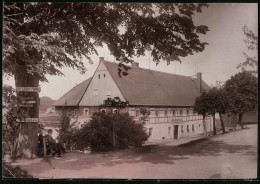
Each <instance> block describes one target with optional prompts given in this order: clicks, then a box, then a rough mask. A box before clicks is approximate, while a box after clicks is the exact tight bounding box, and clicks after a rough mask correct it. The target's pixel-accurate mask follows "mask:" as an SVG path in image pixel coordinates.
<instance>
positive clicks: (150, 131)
mask: <svg viewBox="0 0 260 184" xmlns="http://www.w3.org/2000/svg"><path fill="white" fill-rule="evenodd" d="M152 131H153V128H149V133H148V135H149V136H151V135H152Z"/></svg>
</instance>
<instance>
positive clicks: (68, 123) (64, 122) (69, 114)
mask: <svg viewBox="0 0 260 184" xmlns="http://www.w3.org/2000/svg"><path fill="white" fill-rule="evenodd" d="M74 119H75V113H74V110H71V109H65V108H63V109H62V111H61V117H60V123H61V128H60V130H59V136H58V140H59V141H60V142H61V143H64V144H65V146H66V148H67V149H70V148H72V147H73V146H74V142H75V141H74V140H73V135H74V132H75V131H76V130H77V128H76V127H75V123H76V121H74Z"/></svg>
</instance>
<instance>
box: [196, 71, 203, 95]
mask: <svg viewBox="0 0 260 184" xmlns="http://www.w3.org/2000/svg"><path fill="white" fill-rule="evenodd" d="M201 75H202V74H201V72H198V73H197V86H198V88H199V92H200V93H201V92H202V89H201Z"/></svg>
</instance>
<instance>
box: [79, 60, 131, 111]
mask: <svg viewBox="0 0 260 184" xmlns="http://www.w3.org/2000/svg"><path fill="white" fill-rule="evenodd" d="M99 75H100V78H99ZM104 75H105V77H104ZM94 90H97V91H98V95H94V94H93V91H94ZM106 91H110V95H109V96H108V95H106ZM108 97H109V98H114V97H119V98H120V99H121V100H122V101H126V100H125V99H124V97H123V96H122V94H121V92H120V90H119V89H118V87H117V85H116V83H115V82H114V80H113V78H112V77H111V75H110V74H109V72H108V70H107V68H106V66H105V65H104V63H103V62H101V63H100V64H99V66H98V68H97V70H96V72H95V74H94V75H93V78H92V80H91V82H90V84H89V87H88V89H87V91H86V93H85V94H84V95H83V98H82V100H81V101H80V103H79V106H99V105H101V104H102V103H103V102H104V100H106V99H107V98H108Z"/></svg>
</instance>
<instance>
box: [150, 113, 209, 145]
mask: <svg viewBox="0 0 260 184" xmlns="http://www.w3.org/2000/svg"><path fill="white" fill-rule="evenodd" d="M192 124H193V125H194V131H192ZM174 125H178V139H180V138H183V137H188V136H194V135H198V134H203V124H202V120H194V121H185V122H182V123H176V124H175V123H150V124H146V125H145V127H146V128H147V132H148V131H149V128H152V134H151V136H150V137H149V139H148V141H154V140H163V139H174V128H175V127H174ZM187 125H189V131H187ZM206 125H207V131H212V121H211V119H210V118H209V119H206ZM181 126H183V132H182V128H181ZM169 127H171V129H170V130H171V132H170V134H169ZM163 137H164V138H163Z"/></svg>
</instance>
